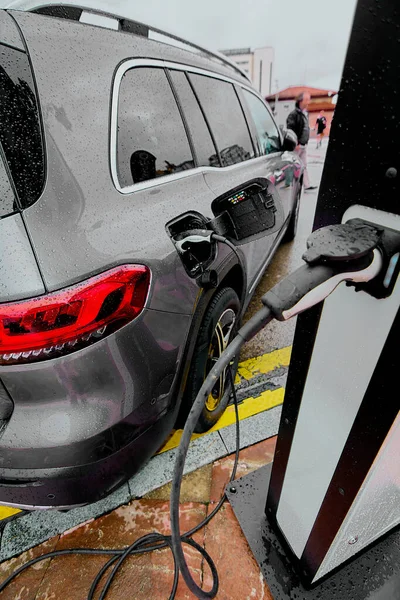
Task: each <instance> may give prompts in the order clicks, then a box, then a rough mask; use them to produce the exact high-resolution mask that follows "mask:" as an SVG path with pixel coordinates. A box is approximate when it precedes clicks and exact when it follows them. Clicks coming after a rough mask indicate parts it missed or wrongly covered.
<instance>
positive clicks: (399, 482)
mask: <svg viewBox="0 0 400 600" xmlns="http://www.w3.org/2000/svg"><path fill="white" fill-rule="evenodd" d="M387 401H388V402H390V401H391V398H388V399H387ZM399 456H400V416H397V419H396V421H395V422H394V424H393V426H392V428H391V430H390V432H389V434H388V435H387V437H386V439H385V442H384V444H383V445H382V447H381V450H380V452H379V455H378V456H377V458H376V460H375V461H374V464H373V465H372V467H371V469H370V471H369V473H368V475H367V477H366V478H365V481H364V483H363V485H362V487H361V488H360V491H359V493H358V494H357V497H356V499H355V501H354V502H353V504H352V506H351V508H350V510H349V512H348V513H347V515H346V518H345V520H344V521H343V524H342V526H341V528H340V530H339V532H338V534H337V535H336V537H335V539H334V541H333V543H332V545H331V547H330V548H329V552H328V553H327V554H326V556H325V558H324V560H323V562H322V563H321V566H320V568H319V569H318V572H317V574H316V576H315V578H314V581H316V580H318V579H320V578H321V577H323V576H324V575H326V574H327V573H330V571H332V570H333V569H335V568H336V567H338V566H339V565H341V564H342V563H344V562H345V561H346V560H348V559H349V558H352V557H353V556H354V554H355V553H357V552H360V550H362V549H363V548H365V547H366V546H368V545H369V544H371V543H372V542H374V541H375V540H376V539H378V538H379V537H380V536H382V535H384V534H385V533H387V532H388V531H390V530H391V529H393V527H396V525H398V524H399V523H400V462H399ZM399 593H400V592H399Z"/></svg>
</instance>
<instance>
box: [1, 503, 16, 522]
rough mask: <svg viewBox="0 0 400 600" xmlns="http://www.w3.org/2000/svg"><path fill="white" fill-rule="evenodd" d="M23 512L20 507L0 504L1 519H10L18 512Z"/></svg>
mask: <svg viewBox="0 0 400 600" xmlns="http://www.w3.org/2000/svg"><path fill="white" fill-rule="evenodd" d="M19 512H21V511H20V510H19V508H10V507H9V506H0V521H3V520H4V519H8V517H12V516H13V515H16V514H17V513H19Z"/></svg>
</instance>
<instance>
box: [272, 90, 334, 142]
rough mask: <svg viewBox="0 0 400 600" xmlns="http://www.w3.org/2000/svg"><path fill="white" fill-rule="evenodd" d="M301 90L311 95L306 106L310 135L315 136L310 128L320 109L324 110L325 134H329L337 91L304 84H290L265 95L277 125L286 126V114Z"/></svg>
mask: <svg viewBox="0 0 400 600" xmlns="http://www.w3.org/2000/svg"><path fill="white" fill-rule="evenodd" d="M301 92H308V93H309V94H310V96H311V101H310V104H309V107H308V112H309V120H310V128H311V136H312V137H315V136H316V132H315V131H312V128H313V127H315V121H316V120H317V118H318V115H319V113H320V111H321V110H324V111H325V117H326V129H325V135H329V132H330V129H331V123H332V118H333V114H334V112H335V103H336V97H337V92H335V91H334V90H323V89H320V88H314V87H308V86H306V85H291V86H289V87H287V88H285V89H284V90H280V91H278V92H275V94H268V95H267V96H266V97H265V99H266V100H267V102H268V104H269V105H270V107H271V108H272V111H273V113H274V115H275V119H276V122H277V124H278V126H283V127H286V119H287V116H288V114H289V113H290V112H291V111H292V110H293V109H294V106H295V99H296V96H298V95H299V94H300V93H301Z"/></svg>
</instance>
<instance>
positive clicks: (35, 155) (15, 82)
mask: <svg viewBox="0 0 400 600" xmlns="http://www.w3.org/2000/svg"><path fill="white" fill-rule="evenodd" d="M0 143H1V146H2V152H1V154H2V155H3V157H4V159H5V160H6V162H7V168H8V170H9V173H10V176H11V178H12V181H13V184H14V189H15V191H16V194H17V195H18V201H19V205H20V207H21V208H26V207H28V206H30V205H31V204H33V202H35V201H36V200H37V199H38V198H39V196H40V194H41V192H42V189H43V183H44V151H43V143H42V135H41V127H40V118H39V108H38V101H37V98H36V93H35V87H34V84H33V77H32V72H31V67H30V63H29V59H28V56H27V55H26V54H25V52H21V51H20V50H16V49H15V48H10V47H8V46H3V45H2V44H0ZM3 167H4V168H5V165H4V164H3ZM1 168H2V167H1V165H0V170H1ZM3 175H4V173H3ZM1 177H2V175H1V174H0V178H1ZM5 185H6V186H7V184H5ZM1 193H2V194H3V193H4V190H3V185H2V186H1ZM8 204H9V202H8ZM12 204H14V201H13V203H12ZM1 206H2V207H3V209H4V207H6V206H7V201H5V200H3V201H0V207H1ZM0 210H1V208H0ZM2 216H4V214H3V215H2Z"/></svg>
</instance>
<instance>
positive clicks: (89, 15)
mask: <svg viewBox="0 0 400 600" xmlns="http://www.w3.org/2000/svg"><path fill="white" fill-rule="evenodd" d="M86 3H87V4H81V3H76V2H74V1H68V0H67V1H66V2H62V3H49V2H38V1H37V0H11V1H7V0H6V1H2V0H0V8H3V9H8V10H19V11H25V12H35V13H40V14H46V15H47V16H55V17H58V18H66V19H70V20H74V21H78V22H81V23H82V24H91V25H96V26H100V27H105V28H111V29H117V30H120V31H124V32H125V33H132V34H134V35H141V36H143V37H147V38H148V39H151V40H153V41H159V42H162V43H163V44H167V45H170V46H173V47H175V48H181V49H182V50H185V51H186V52H185V54H184V55H183V56H182V59H183V58H184V57H185V58H186V60H187V52H190V53H193V54H195V55H197V56H199V55H200V56H201V57H203V58H204V59H206V60H209V61H210V62H211V63H213V70H217V68H216V67H217V66H218V65H220V66H221V67H222V69H221V70H220V73H221V74H224V75H227V74H228V75H229V76H230V77H233V78H235V79H237V80H238V81H241V82H242V83H247V84H250V85H251V81H250V79H249V78H248V76H247V74H246V73H245V72H244V71H243V70H242V69H241V68H240V67H239V66H238V65H236V63H234V62H233V61H231V60H230V59H229V58H227V57H226V56H225V55H223V54H221V53H219V52H217V51H212V50H208V49H206V48H204V47H203V46H200V45H198V44H195V43H193V42H190V41H188V40H186V39H184V38H181V37H179V36H177V35H175V34H171V33H169V32H166V31H164V30H161V29H159V28H156V27H153V26H151V25H147V24H145V23H141V22H139V21H134V20H132V19H128V18H126V17H124V16H122V15H118V14H115V13H110V12H108V11H107V12H106V11H104V10H101V9H99V8H97V6H96V4H97V2H95V1H92V0H86ZM204 66H206V65H204ZM227 71H228V73H227Z"/></svg>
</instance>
